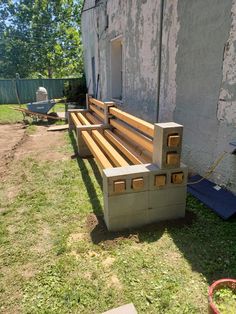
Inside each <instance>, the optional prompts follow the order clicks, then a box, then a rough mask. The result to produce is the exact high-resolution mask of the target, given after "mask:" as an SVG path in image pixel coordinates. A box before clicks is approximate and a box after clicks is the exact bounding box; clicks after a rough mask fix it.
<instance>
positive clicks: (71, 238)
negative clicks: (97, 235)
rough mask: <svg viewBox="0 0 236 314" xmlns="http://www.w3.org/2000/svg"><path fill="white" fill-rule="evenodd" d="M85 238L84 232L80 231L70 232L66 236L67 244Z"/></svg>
mask: <svg viewBox="0 0 236 314" xmlns="http://www.w3.org/2000/svg"><path fill="white" fill-rule="evenodd" d="M86 238H87V235H86V234H85V233H82V232H78V233H72V234H71V235H70V236H69V238H68V245H72V244H74V243H76V242H78V241H81V240H84V239H86Z"/></svg>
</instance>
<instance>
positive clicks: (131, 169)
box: [103, 165, 149, 195]
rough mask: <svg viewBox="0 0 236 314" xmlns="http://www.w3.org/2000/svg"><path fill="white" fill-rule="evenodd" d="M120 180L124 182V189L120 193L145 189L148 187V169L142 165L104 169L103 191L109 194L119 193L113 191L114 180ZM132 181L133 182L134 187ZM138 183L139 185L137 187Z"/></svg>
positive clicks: (137, 191)
mask: <svg viewBox="0 0 236 314" xmlns="http://www.w3.org/2000/svg"><path fill="white" fill-rule="evenodd" d="M140 179H141V180H140ZM122 180H123V181H125V182H126V189H125V191H124V192H122V193H134V192H136V193H139V192H140V191H147V190H148V189H149V170H148V169H146V168H145V167H143V165H135V166H128V167H117V168H110V169H104V170H103V192H104V193H108V194H109V195H114V194H117V193H119V192H115V191H114V182H116V181H122ZM133 180H134V181H133ZM141 181H142V183H141ZM133 182H135V184H134V187H133ZM138 185H139V187H137V186H138Z"/></svg>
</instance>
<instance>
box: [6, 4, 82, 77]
mask: <svg viewBox="0 0 236 314" xmlns="http://www.w3.org/2000/svg"><path fill="white" fill-rule="evenodd" d="M81 8H82V1H80V0H51V1H50V0H18V1H16V2H12V1H10V0H5V1H4V4H2V5H1V6H0V16H1V15H4V14H5V15H6V19H5V23H4V27H3V28H2V30H1V29H0V31H1V34H2V35H1V37H0V48H1V50H2V53H1V55H0V60H1V61H2V62H1V61H0V76H2V77H3V76H5V77H12V76H14V75H15V73H16V72H17V73H19V74H20V76H21V77H37V76H38V75H39V74H41V75H43V76H48V77H49V78H51V77H62V76H64V77H72V76H77V77H78V76H81V75H82V72H83V62H82V44H81V39H80V38H81V34H80V12H81Z"/></svg>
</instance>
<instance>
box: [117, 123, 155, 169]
mask: <svg viewBox="0 0 236 314" xmlns="http://www.w3.org/2000/svg"><path fill="white" fill-rule="evenodd" d="M112 132H113V133H114V134H115V135H116V136H118V137H119V138H120V139H121V140H122V141H123V142H124V143H125V144H127V145H128V146H129V147H131V148H132V149H133V151H135V152H136V153H137V154H138V156H139V157H140V158H141V160H143V162H142V163H144V164H147V163H151V162H152V153H150V152H149V151H147V150H146V149H145V148H144V147H142V146H140V145H139V144H137V143H135V142H134V141H132V140H131V139H130V138H128V137H127V136H126V135H125V134H124V133H122V132H120V131H119V130H117V129H114V130H113V131H112Z"/></svg>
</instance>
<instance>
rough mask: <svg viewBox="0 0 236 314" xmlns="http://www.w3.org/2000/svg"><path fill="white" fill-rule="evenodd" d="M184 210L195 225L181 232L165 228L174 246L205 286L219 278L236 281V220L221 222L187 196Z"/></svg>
mask: <svg viewBox="0 0 236 314" xmlns="http://www.w3.org/2000/svg"><path fill="white" fill-rule="evenodd" d="M187 207H189V208H191V210H192V211H193V212H195V214H196V217H197V219H196V221H195V222H194V224H193V225H191V227H190V228H189V227H186V228H184V229H179V228H172V227H171V228H168V232H169V234H170V235H171V237H172V239H173V241H174V242H175V244H176V246H177V247H178V248H179V250H180V251H181V252H182V254H183V255H184V257H185V258H186V260H187V261H188V262H189V264H190V265H191V267H192V270H193V271H196V272H198V273H202V274H203V276H204V277H205V278H206V280H207V282H208V284H211V283H212V282H213V281H214V280H217V279H220V278H236V218H233V219H230V220H228V221H224V220H222V219H221V218H219V217H218V216H217V215H216V214H215V213H214V212H212V211H211V210H210V209H209V208H207V207H206V206H204V205H202V204H201V203H200V202H199V201H198V200H197V199H195V198H194V197H192V196H188V200H187Z"/></svg>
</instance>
